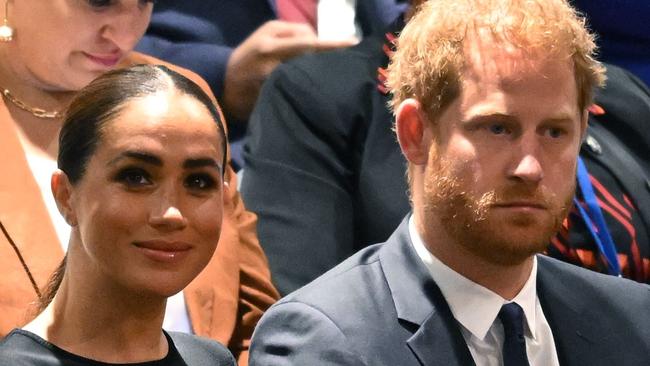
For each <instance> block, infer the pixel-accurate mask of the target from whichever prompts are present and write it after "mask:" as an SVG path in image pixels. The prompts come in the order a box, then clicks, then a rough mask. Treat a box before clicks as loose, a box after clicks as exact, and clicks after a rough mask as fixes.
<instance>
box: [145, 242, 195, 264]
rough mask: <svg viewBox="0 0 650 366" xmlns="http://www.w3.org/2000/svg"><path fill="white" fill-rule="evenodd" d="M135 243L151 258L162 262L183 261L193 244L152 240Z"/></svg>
mask: <svg viewBox="0 0 650 366" xmlns="http://www.w3.org/2000/svg"><path fill="white" fill-rule="evenodd" d="M133 244H134V245H135V247H136V248H138V249H139V250H140V251H141V252H142V253H143V254H144V255H145V256H146V257H148V258H149V259H151V260H153V261H155V262H162V263H174V262H179V261H182V260H183V259H184V258H185V257H186V256H187V255H188V253H189V252H190V250H191V249H192V246H191V245H190V244H188V243H185V242H168V241H160V240H150V241H140V242H135V243H133Z"/></svg>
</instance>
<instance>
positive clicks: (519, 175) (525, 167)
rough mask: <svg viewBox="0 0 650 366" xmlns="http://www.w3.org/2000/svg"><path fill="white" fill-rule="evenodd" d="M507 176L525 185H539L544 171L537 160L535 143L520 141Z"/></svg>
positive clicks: (537, 149)
mask: <svg viewBox="0 0 650 366" xmlns="http://www.w3.org/2000/svg"><path fill="white" fill-rule="evenodd" d="M515 151H516V153H515V154H516V155H515V158H514V161H513V165H512V167H511V170H510V172H509V175H510V176H511V177H512V178H514V179H518V180H521V181H522V182H525V183H539V182H540V181H541V180H542V178H544V170H543V169H542V164H541V162H540V158H539V146H538V144H537V143H536V142H534V141H530V140H525V139H522V141H520V147H519V149H516V150H515Z"/></svg>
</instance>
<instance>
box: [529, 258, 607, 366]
mask: <svg viewBox="0 0 650 366" xmlns="http://www.w3.org/2000/svg"><path fill="white" fill-rule="evenodd" d="M548 261H549V259H547V258H545V257H543V256H538V264H539V265H538V273H537V291H538V292H537V293H538V296H539V300H540V303H541V305H542V309H543V311H544V316H545V317H546V319H547V320H548V323H549V325H550V327H551V330H552V332H553V339H554V340H555V347H556V349H557V353H558V359H559V361H560V364H561V365H569V366H571V365H591V364H597V363H598V360H594V359H593V354H594V348H595V347H598V346H599V344H601V341H602V339H603V337H606V334H602V333H603V332H602V329H599V328H598V324H599V323H598V317H597V316H595V315H594V314H593V313H592V311H590V309H589V307H587V306H586V303H585V300H588V299H584V298H583V296H582V293H581V292H580V291H576V288H575V287H571V286H570V281H566V280H563V278H562V277H561V276H562V274H561V273H562V272H561V271H552V270H550V269H549V265H548Z"/></svg>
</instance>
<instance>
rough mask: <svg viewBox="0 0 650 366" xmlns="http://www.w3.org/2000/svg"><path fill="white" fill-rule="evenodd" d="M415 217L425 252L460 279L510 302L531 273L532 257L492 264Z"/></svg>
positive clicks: (434, 226)
mask: <svg viewBox="0 0 650 366" xmlns="http://www.w3.org/2000/svg"><path fill="white" fill-rule="evenodd" d="M420 217H421V216H420V215H418V214H417V212H416V214H415V217H414V219H415V225H416V228H417V231H418V233H419V234H420V236H421V237H422V240H423V242H424V245H425V246H426V248H427V250H429V252H431V254H433V255H434V256H435V257H436V258H437V259H438V260H440V261H441V262H442V263H444V264H445V265H446V266H448V267H449V268H451V269H452V270H454V271H455V272H457V273H459V274H460V275H462V276H463V277H465V278H467V279H469V280H471V281H473V282H475V283H477V284H479V285H481V286H483V287H485V288H487V289H489V290H491V291H492V292H494V293H496V294H498V295H500V296H501V297H503V298H504V299H508V300H511V299H513V298H514V297H515V296H517V294H518V293H519V292H520V291H521V289H522V288H523V286H524V285H525V284H526V281H527V280H528V278H529V277H530V273H531V271H532V269H533V257H532V256H531V257H528V258H526V259H525V260H523V261H522V262H520V263H516V264H501V263H493V262H491V261H489V260H487V259H486V258H482V257H480V256H479V255H477V254H476V253H474V252H472V251H470V250H468V249H467V247H466V246H463V245H460V244H458V243H456V242H455V241H454V240H453V239H452V238H451V237H449V236H448V235H446V231H445V230H444V229H442V228H441V227H440V226H441V225H435V224H434V225H424V224H423V223H422V220H421V219H420Z"/></svg>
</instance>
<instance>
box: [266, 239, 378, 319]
mask: <svg viewBox="0 0 650 366" xmlns="http://www.w3.org/2000/svg"><path fill="white" fill-rule="evenodd" d="M385 245H386V243H381V244H375V245H371V246H369V247H366V248H364V249H362V250H361V251H359V252H357V253H356V254H354V255H353V256H351V257H350V258H348V259H346V260H345V261H343V262H342V263H340V264H339V265H337V266H336V267H334V268H332V269H331V270H329V271H328V272H326V273H324V274H323V275H321V276H320V277H318V278H317V279H315V280H314V281H312V282H311V283H309V284H307V285H305V286H303V287H302V288H300V289H298V290H296V291H294V292H293V293H291V294H289V295H288V296H286V297H285V298H283V299H282V300H280V302H279V303H278V304H281V303H286V302H301V303H305V304H310V305H312V306H316V307H322V308H329V307H330V306H332V307H334V308H336V307H341V306H342V305H343V304H342V302H345V301H356V300H355V298H356V297H359V296H360V295H361V294H362V293H364V292H365V291H366V289H368V288H370V287H373V288H374V287H375V286H378V285H380V284H381V283H382V281H383V274H382V272H381V264H380V263H379V256H380V253H381V250H382V248H383V246H385Z"/></svg>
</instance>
